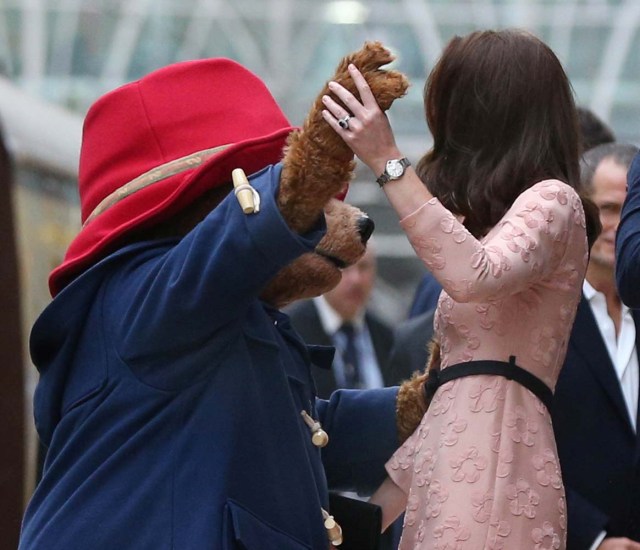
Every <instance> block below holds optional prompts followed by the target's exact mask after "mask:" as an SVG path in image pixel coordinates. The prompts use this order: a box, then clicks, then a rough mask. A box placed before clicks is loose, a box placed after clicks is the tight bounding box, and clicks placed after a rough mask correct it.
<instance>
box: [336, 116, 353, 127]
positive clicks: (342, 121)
mask: <svg viewBox="0 0 640 550" xmlns="http://www.w3.org/2000/svg"><path fill="white" fill-rule="evenodd" d="M350 119H351V115H346V116H343V117H342V118H340V119H338V125H339V126H340V128H342V129H343V130H348V129H349V120H350Z"/></svg>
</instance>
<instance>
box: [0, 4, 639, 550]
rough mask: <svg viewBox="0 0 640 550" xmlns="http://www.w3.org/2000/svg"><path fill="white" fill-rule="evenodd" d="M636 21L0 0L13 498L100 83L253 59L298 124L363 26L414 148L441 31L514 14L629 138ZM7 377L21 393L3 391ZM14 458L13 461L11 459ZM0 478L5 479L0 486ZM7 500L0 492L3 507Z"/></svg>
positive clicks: (545, 14)
mask: <svg viewBox="0 0 640 550" xmlns="http://www.w3.org/2000/svg"><path fill="white" fill-rule="evenodd" d="M639 23H640V2H638V0H609V1H605V0H555V1H552V0H546V1H543V0H538V1H534V0H458V1H456V0H369V1H357V0H0V128H1V129H2V133H3V135H4V138H5V143H6V147H7V149H8V154H9V158H10V172H8V174H9V175H8V176H6V177H5V179H7V180H8V182H9V183H10V184H7V185H6V193H5V194H4V195H3V197H2V202H3V203H5V204H7V203H8V204H9V205H10V206H11V209H10V212H9V214H8V215H7V216H5V220H4V222H3V225H2V226H1V227H2V231H3V234H2V235H1V237H2V241H3V243H4V244H5V245H6V244H9V245H13V247H12V246H8V247H7V252H6V254H5V253H3V257H2V259H1V260H0V261H1V262H2V263H3V266H5V267H6V268H7V269H8V270H9V272H10V274H9V275H7V276H6V277H3V278H2V286H3V292H4V294H6V295H7V296H8V298H7V299H8V300H13V302H11V303H12V304H13V305H14V306H15V307H13V309H12V308H8V309H7V308H3V307H1V306H2V304H0V309H2V310H3V311H4V313H3V314H2V315H3V316H4V318H3V326H4V327H8V326H11V327H13V328H14V329H15V330H17V331H18V333H17V334H18V336H12V341H13V342H14V345H15V349H16V352H15V353H13V354H12V357H16V355H20V354H21V357H20V359H19V361H18V362H17V363H16V364H17V365H18V366H17V367H16V368H14V369H13V370H10V369H9V368H6V369H5V371H6V372H5V374H3V375H2V376H3V377H5V378H4V385H5V388H6V391H7V392H9V391H11V392H12V393H11V394H10V395H8V396H7V397H6V398H5V397H4V396H3V397H1V398H0V406H2V407H3V412H4V413H5V418H10V419H12V423H11V425H10V426H6V427H5V428H6V432H7V437H8V438H13V439H12V440H13V441H21V440H24V442H25V443H24V445H22V446H21V445H20V444H17V445H14V446H10V449H12V451H11V452H12V453H13V454H12V455H11V456H7V457H4V459H3V460H4V462H3V463H0V472H3V473H2V474H1V475H0V482H2V483H4V484H5V485H6V486H8V485H9V484H10V485H12V486H13V485H17V483H18V482H17V481H16V480H18V481H20V480H24V481H23V482H21V484H20V495H19V497H16V498H19V499H20V501H21V503H22V502H23V501H24V500H25V499H27V498H28V496H29V495H30V493H31V491H32V488H33V484H34V480H35V468H34V463H35V458H34V457H35V448H36V443H35V442H36V439H35V435H34V430H33V427H32V424H33V422H32V420H31V412H30V400H31V394H32V392H33V388H34V385H35V381H36V373H35V369H33V367H32V366H31V365H30V363H29V359H28V354H27V338H28V334H29V330H30V327H31V325H32V324H33V321H34V320H35V318H36V316H37V315H38V314H39V313H40V311H41V310H42V309H43V308H44V307H45V306H46V304H47V303H48V301H49V299H50V297H49V293H48V288H47V277H48V273H49V271H50V270H51V269H52V268H53V267H54V266H56V265H58V264H59V263H60V261H61V260H62V258H63V256H64V252H65V249H66V246H67V244H68V243H69V241H70V240H71V239H72V237H73V236H74V235H75V233H76V231H77V230H78V228H79V217H80V216H79V210H78V197H77V192H76V175H77V164H78V154H79V146H80V139H81V127H82V119H83V116H84V114H85V113H86V111H87V109H88V107H89V106H90V104H91V103H92V102H93V101H94V100H95V99H96V98H97V97H99V96H100V95H101V94H103V93H104V92H106V91H108V90H110V89H112V88H114V87H116V86H119V85H120V84H123V83H125V82H128V81H131V80H134V79H136V78H138V77H140V76H142V75H143V74H145V73H147V72H149V71H151V70H153V69H156V68H158V67H161V66H164V65H167V64H170V63H173V62H176V61H182V60H186V59H195V58H203V57H220V56H224V57H230V58H233V59H235V60H237V61H239V62H240V63H242V64H243V65H245V66H246V67H248V68H249V69H251V70H252V71H253V72H255V73H256V74H258V75H259V76H260V77H261V78H262V79H263V80H264V81H265V82H266V84H267V85H268V86H269V88H270V89H271V91H272V93H273V94H274V96H275V97H276V99H277V100H278V101H279V103H280V105H281V106H282V108H283V110H284V112H285V113H286V114H287V115H288V117H289V119H290V120H291V121H292V122H293V123H294V124H300V123H301V122H302V121H303V119H304V116H305V113H306V112H307V110H308V108H309V106H310V104H311V102H312V100H313V98H314V97H315V95H316V93H317V92H318V91H319V89H320V88H321V86H322V85H323V83H324V82H325V80H326V79H327V78H329V77H330V75H331V74H332V72H333V68H334V67H335V65H336V64H337V62H338V61H339V59H340V58H341V57H342V56H343V55H345V54H346V53H348V52H350V51H352V50H355V49H358V48H359V47H360V46H361V45H362V43H363V42H364V41H365V40H380V41H382V42H383V43H384V44H385V45H387V46H388V47H390V48H391V49H392V50H393V51H394V52H395V54H396V55H397V60H396V62H395V63H394V65H395V68H397V69H399V70H401V71H403V72H404V73H406V74H407V75H408V77H409V78H410V80H411V82H412V87H411V89H410V91H409V94H408V96H407V97H406V98H404V99H402V100H401V101H398V102H397V103H396V104H395V105H394V106H393V108H392V110H391V112H390V117H391V119H392V124H393V126H394V128H395V130H396V134H397V137H398V141H399V144H400V147H401V149H402V150H403V151H404V152H405V153H406V155H407V156H408V157H409V158H410V159H411V160H412V161H414V162H415V161H417V160H418V158H419V157H420V156H421V155H422V153H423V152H424V151H425V150H427V149H428V147H429V146H430V142H431V138H430V136H429V134H428V132H427V128H426V123H425V121H424V116H423V106H422V88H423V85H424V81H425V77H426V74H427V73H428V72H429V70H430V69H431V67H432V66H433V64H434V62H435V61H436V59H437V58H438V56H439V54H440V51H441V50H442V48H443V46H444V44H446V42H447V41H448V40H449V39H450V38H451V37H452V36H454V35H455V34H466V33H468V32H470V31H472V30H476V29H485V28H504V27H520V28H525V29H528V30H530V31H532V32H534V33H535V34H536V35H538V36H539V37H540V38H542V39H543V40H544V41H546V42H547V43H548V44H549V45H550V46H551V48H552V49H553V50H554V51H555V52H556V54H557V55H558V57H559V58H560V60H561V61H562V63H563V64H564V66H565V69H566V71H567V73H568V74H569V77H570V79H571V82H572V84H573V87H574V90H575V95H576V100H577V103H578V104H579V105H583V106H586V107H589V108H590V109H591V110H593V111H594V112H595V113H596V114H597V115H598V116H599V117H601V118H602V119H603V120H604V121H605V122H607V123H608V124H609V125H610V126H611V127H612V128H613V129H614V131H615V133H616V135H617V137H618V139H619V140H620V141H626V142H631V143H635V144H636V145H637V144H638V143H639V136H640V56H639V55H638V52H640V35H639V33H638V24H639ZM372 180H373V178H372V176H371V174H369V173H368V171H367V170H365V169H363V168H362V167H359V168H358V173H357V178H356V182H355V183H354V184H353V185H352V186H351V190H350V192H349V196H348V200H350V202H352V203H354V204H357V205H358V206H361V207H362V208H363V209H364V210H365V211H367V212H368V213H369V214H370V215H371V216H372V217H373V219H374V220H375V222H376V226H377V229H376V233H375V238H376V241H377V250H378V256H379V274H378V282H377V284H376V288H375V291H374V297H373V303H372V307H373V308H374V309H375V310H377V311H378V312H379V313H380V314H381V315H382V316H383V317H384V318H385V319H387V320H388V321H390V322H391V323H396V322H398V321H400V320H401V319H403V318H404V317H405V316H406V313H407V308H408V307H409V304H410V301H411V299H412V296H413V292H414V289H415V286H416V284H417V282H418V281H419V279H420V278H421V276H422V274H423V269H424V268H423V267H422V265H421V264H420V263H419V262H418V261H417V260H416V259H415V258H414V255H413V252H412V250H411V248H410V247H409V245H408V243H407V241H406V239H405V238H404V236H403V235H402V234H401V232H400V230H399V226H398V223H397V219H396V217H395V214H393V213H392V212H391V211H390V209H389V207H388V206H387V203H386V200H385V198H384V195H383V194H382V193H381V192H380V191H379V190H378V188H377V186H376V185H372V184H371V182H372ZM3 189H4V187H3ZM3 251H4V248H3ZM12 266H13V267H12ZM12 269H13V271H11V270H12ZM11 273H14V274H15V281H14V279H12V278H11V276H10V275H11ZM16 304H17V305H16ZM18 341H19V345H16V342H18ZM9 382H10V383H9ZM19 387H23V388H24V393H23V395H20V399H19V400H17V401H16V399H17V397H16V395H15V393H16V392H15V388H19ZM11 388H13V390H11ZM23 412H24V414H23ZM7 414H8V415H9V416H7ZM13 420H15V421H13ZM25 433H26V434H27V435H26V437H25V436H24V434H25ZM20 438H22V439H20ZM5 463H6V464H7V467H8V468H9V471H7V469H6V468H5V467H4V464H5ZM17 463H20V464H21V465H22V466H20V467H19V468H17V469H16V468H15V467H13V466H11V465H15V464H17ZM11 468H13V469H11ZM0 493H2V494H3V495H8V494H9V493H8V492H6V491H4V488H3V487H0ZM14 501H15V499H13V500H12V501H11V503H9V501H7V502H8V504H7V505H8V506H12V509H15V508H16V506H15V502H14ZM20 505H22V504H20ZM1 515H2V514H0V516H1ZM14 523H15V522H14ZM8 528H9V529H11V525H10V526H9V527H8ZM2 532H3V526H2V525H0V541H1V540H10V539H6V538H4V537H3V534H2ZM1 544H2V543H0V545H1ZM10 547H13V548H15V545H14V546H8V548H10Z"/></svg>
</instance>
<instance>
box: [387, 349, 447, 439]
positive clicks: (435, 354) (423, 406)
mask: <svg viewBox="0 0 640 550" xmlns="http://www.w3.org/2000/svg"><path fill="white" fill-rule="evenodd" d="M431 370H434V371H435V370H438V371H439V370H440V345H439V344H438V342H437V341H436V340H431V342H430V344H429V361H428V363H427V366H426V367H425V369H424V370H423V371H422V372H420V371H416V372H415V373H414V374H413V376H412V377H411V378H410V379H409V380H407V381H405V382H403V383H402V384H401V385H400V390H399V391H398V397H397V399H396V425H397V427H398V438H399V440H400V443H404V441H405V440H406V439H407V438H408V437H409V436H410V435H411V434H412V433H413V432H414V431H415V430H416V428H417V427H418V425H419V424H420V422H421V420H422V417H423V416H424V413H426V412H427V409H428V408H429V404H430V403H431V398H432V397H433V395H432V394H431V393H430V392H428V393H425V387H424V385H425V383H426V381H427V378H428V374H429V372H431Z"/></svg>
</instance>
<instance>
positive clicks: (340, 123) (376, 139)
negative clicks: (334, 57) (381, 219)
mask: <svg viewBox="0 0 640 550" xmlns="http://www.w3.org/2000/svg"><path fill="white" fill-rule="evenodd" d="M349 73H350V74H351V78H353V81H354V83H355V85H356V88H357V89H358V93H359V94H360V98H361V100H362V102H360V101H358V99H357V98H356V97H354V95H353V94H352V93H351V92H349V91H348V90H347V89H346V88H344V87H343V86H341V85H340V84H338V83H337V82H330V83H329V88H330V90H331V92H333V93H334V94H335V95H336V96H337V97H338V98H339V99H340V100H341V101H342V103H343V104H344V105H345V106H346V109H345V108H344V107H343V106H342V105H340V104H339V103H337V102H336V101H334V100H333V99H332V98H331V97H330V96H328V95H325V96H324V97H323V98H322V99H323V102H324V105H325V107H326V108H327V109H326V110H324V111H323V112H322V115H323V117H324V119H325V120H326V121H327V122H328V123H329V125H330V126H331V127H332V128H333V129H334V130H335V131H336V132H337V133H338V135H340V137H342V139H343V140H344V141H345V143H346V144H347V145H348V146H349V147H350V148H351V150H352V151H353V152H354V154H355V155H356V156H357V157H358V158H359V159H360V160H361V161H362V162H363V163H364V164H366V165H367V166H368V167H369V168H370V169H371V170H372V172H373V173H374V175H376V176H379V175H380V174H381V173H382V172H383V171H384V168H385V164H386V162H387V160H389V159H392V158H400V157H401V156H402V155H401V154H400V151H399V150H398V147H397V145H396V141H395V137H394V135H393V130H392V129H391V125H390V124H389V119H388V118H387V116H386V114H385V113H384V112H382V110H381V109H380V107H379V106H378V103H377V102H376V99H375V97H374V96H373V93H372V92H371V88H369V85H368V84H367V81H366V80H365V78H364V76H362V73H361V72H360V71H359V70H358V69H357V68H356V67H355V66H354V65H349Z"/></svg>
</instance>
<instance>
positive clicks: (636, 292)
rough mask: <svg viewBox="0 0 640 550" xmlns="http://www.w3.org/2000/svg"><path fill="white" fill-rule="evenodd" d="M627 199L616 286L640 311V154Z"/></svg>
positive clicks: (620, 232) (632, 170)
mask: <svg viewBox="0 0 640 550" xmlns="http://www.w3.org/2000/svg"><path fill="white" fill-rule="evenodd" d="M627 183H628V186H629V187H628V190H627V198H626V200H625V202H624V205H623V207H622V215H621V218H620V226H619V227H618V234H617V238H616V283H617V286H618V292H619V293H620V298H621V299H622V301H623V302H624V303H625V304H626V305H627V306H629V307H632V308H636V309H639V308H640V155H637V156H636V158H635V159H634V160H633V162H632V164H631V167H630V168H629V174H628V176H627Z"/></svg>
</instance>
